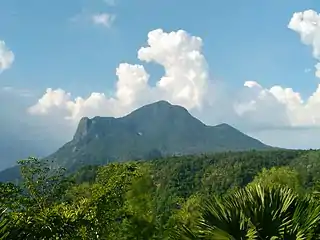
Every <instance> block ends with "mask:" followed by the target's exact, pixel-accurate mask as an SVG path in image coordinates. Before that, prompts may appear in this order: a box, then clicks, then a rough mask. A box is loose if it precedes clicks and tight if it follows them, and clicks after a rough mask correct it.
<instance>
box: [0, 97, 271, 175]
mask: <svg viewBox="0 0 320 240" xmlns="http://www.w3.org/2000/svg"><path fill="white" fill-rule="evenodd" d="M267 149H271V147H270V146H267V145H265V144H263V143H262V142H260V141H258V140H256V139H254V138H252V137H249V136H247V135H245V134H244V133H242V132H240V131H239V130H237V129H235V128H234V127H232V126H230V125H228V124H225V123H223V124H219V125H216V126H208V125H205V124H204V123H202V122H201V121H200V120H198V119H197V118H195V117H193V116H192V115H191V114H190V113H189V112H188V111H187V110H186V109H185V108H183V107H181V106H177V105H172V104H170V103H169V102H166V101H158V102H155V103H151V104H148V105H145V106H143V107H141V108H138V109H137V110H135V111H133V112H131V113H130V114H128V115H126V116H124V117H120V118H114V117H94V118H92V119H89V118H88V117H83V118H82V119H81V120H80V122H79V124H78V127H77V130H76V132H75V134H74V137H73V139H72V140H71V141H70V142H68V143H66V144H65V145H63V146H62V147H61V148H60V149H59V150H58V151H56V152H55V153H53V154H51V155H50V156H48V157H47V159H49V160H54V161H55V162H57V163H58V164H59V165H61V166H64V167H66V168H67V169H69V170H70V171H73V170H76V169H78V168H80V167H82V166H84V165H91V164H106V163H109V162H121V161H127V160H136V159H146V160H148V159H153V158H159V157H162V156H168V155H187V154H200V153H214V152H222V151H246V150H267ZM8 171H9V172H10V171H11V172H14V170H13V169H11V170H10V169H8V170H5V171H4V172H8ZM1 175H2V174H1V173H0V181H1Z"/></svg>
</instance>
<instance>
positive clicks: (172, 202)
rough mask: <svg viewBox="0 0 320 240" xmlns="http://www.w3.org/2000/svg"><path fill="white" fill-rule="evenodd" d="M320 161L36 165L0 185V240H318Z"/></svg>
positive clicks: (271, 154) (312, 156)
mask: <svg viewBox="0 0 320 240" xmlns="http://www.w3.org/2000/svg"><path fill="white" fill-rule="evenodd" d="M319 158H320V151H313V150H310V151H289V150H288V151H287V150H277V151H274V150H273V151H250V152H229V153H216V154H211V155H201V156H181V157H168V158H163V159H158V160H152V161H135V162H127V163H111V164H108V165H105V166H100V167H98V166H86V167H84V168H82V169H80V170H79V171H77V172H76V173H75V174H72V175H66V170H65V169H63V168H60V167H55V168H54V167H52V163H51V162H46V161H40V160H38V159H36V158H29V159H26V160H23V161H19V166H20V170H21V175H22V177H23V181H22V182H21V184H20V185H14V184H12V183H1V184H0V239H27V240H28V239H52V240H53V239H88V240H89V239H111V240H112V239H118V240H121V239H123V240H124V239H143V240H147V239H159V240H160V239H161V240H163V239H230V240H231V239H237V240H238V239H252V240H253V239H286V240H287V239H310V240H311V239H320V224H319V223H320V202H319V201H320V200H319V194H318V192H319V190H320V189H319V186H320V184H319V182H320V161H319Z"/></svg>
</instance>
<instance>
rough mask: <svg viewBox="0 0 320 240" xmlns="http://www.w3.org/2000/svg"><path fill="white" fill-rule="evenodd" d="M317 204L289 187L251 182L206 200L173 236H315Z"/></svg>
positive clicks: (178, 237) (287, 238) (265, 237)
mask: <svg viewBox="0 0 320 240" xmlns="http://www.w3.org/2000/svg"><path fill="white" fill-rule="evenodd" d="M319 220H320V206H319V205H318V204H316V203H315V202H313V201H312V200H311V199H310V198H308V197H305V198H301V197H299V196H298V195H297V194H295V193H294V192H293V191H292V190H291V189H289V188H280V187H279V186H274V187H266V186H262V185H259V184H257V185H251V186H248V187H247V188H245V189H241V190H238V191H236V192H234V193H233V194H231V195H227V196H224V197H222V198H218V197H214V198H213V199H211V200H207V201H206V203H205V205H204V207H203V209H202V217H201V219H200V220H199V221H198V222H197V225H196V227H194V228H193V229H190V228H187V227H186V226H184V225H183V226H181V227H180V229H179V231H178V233H175V235H174V236H175V238H176V239H221V240H222V239H226V240H230V239H237V240H238V239H239V240H241V239H286V240H290V239H310V240H311V239H318V237H320V235H319V234H320V232H319V228H318V226H319Z"/></svg>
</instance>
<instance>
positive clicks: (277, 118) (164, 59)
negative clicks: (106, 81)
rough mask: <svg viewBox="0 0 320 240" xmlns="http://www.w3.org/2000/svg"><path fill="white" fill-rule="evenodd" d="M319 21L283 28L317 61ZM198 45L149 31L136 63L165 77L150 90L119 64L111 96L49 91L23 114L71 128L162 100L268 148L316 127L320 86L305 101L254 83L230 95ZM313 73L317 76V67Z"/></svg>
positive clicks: (140, 70) (305, 18)
mask: <svg viewBox="0 0 320 240" xmlns="http://www.w3.org/2000/svg"><path fill="white" fill-rule="evenodd" d="M319 18H320V17H319V15H318V14H317V13H315V12H314V11H311V10H309V11H305V12H303V13H295V14H294V15H293V17H292V19H291V21H290V23H289V25H288V27H289V28H290V29H292V30H294V31H296V32H297V33H299V34H300V36H301V40H302V42H303V43H304V44H308V45H310V46H312V48H313V57H315V58H316V59H318V60H319V61H320V37H319V36H320V34H319V33H320V26H319V24H320V22H319ZM202 45H203V43H202V39H201V38H200V37H196V36H191V35H190V34H188V33H187V32H186V31H183V30H179V31H176V32H164V31H163V30H161V29H157V30H153V31H151V32H149V34H148V38H147V46H145V47H142V48H140V49H139V50H138V54H137V57H138V59H139V60H141V61H143V62H145V63H149V62H153V63H156V64H159V65H160V66H162V67H163V69H164V76H162V77H161V78H160V79H158V81H157V83H156V85H155V86H151V85H150V84H149V74H148V73H147V72H146V70H145V68H144V66H143V65H137V64H129V63H121V64H119V66H118V68H117V69H116V75H117V82H116V88H115V91H114V94H113V95H112V96H106V95H105V94H104V93H92V94H91V95H90V96H89V97H87V98H83V97H76V98H73V97H72V95H71V93H69V92H66V91H65V90H62V89H55V90H53V89H50V88H48V89H47V91H46V93H45V94H44V95H43V96H42V97H41V98H40V99H39V100H38V102H37V103H36V104H35V105H33V106H31V107H30V108H29V109H28V111H29V113H31V114H33V115H44V116H45V115H50V116H55V117H56V118H59V119H64V121H66V122H68V123H69V124H76V123H77V122H78V121H79V119H80V118H81V117H82V116H88V117H93V116H96V115H100V116H116V117H117V116H123V115H125V114H127V113H128V112H130V111H132V110H134V109H135V108H137V107H140V106H141V105H143V104H147V103H150V102H153V101H156V100H161V99H165V100H168V101H169V102H171V103H173V104H178V105H181V106H184V107H185V108H187V109H188V110H190V111H191V112H192V113H193V114H194V115H196V116H197V117H199V118H200V119H202V120H204V121H205V122H206V123H209V124H215V123H220V122H227V123H231V124H233V125H235V126H236V127H239V128H240V129H247V132H251V133H252V135H253V136H258V137H260V139H261V138H262V139H264V138H263V137H261V134H262V135H264V136H267V137H266V138H265V139H273V140H272V141H273V142H274V138H273V137H272V136H274V135H272V136H271V135H270V134H269V133H270V131H277V132H278V133H279V132H281V133H282V134H284V133H285V132H286V131H287V130H288V129H299V132H301V131H304V130H303V129H304V128H307V129H308V131H309V132H310V131H311V130H310V128H315V127H316V128H317V127H319V126H320V112H319V111H318V109H319V108H320V85H318V86H317V87H316V90H315V91H314V93H313V94H312V95H311V96H309V97H308V98H307V99H302V97H301V95H300V93H299V92H296V91H294V90H293V89H292V88H286V87H282V86H278V85H277V86H272V87H270V88H266V87H263V86H261V85H260V84H259V83H258V82H256V81H246V82H245V83H244V86H243V88H242V89H237V91H232V90H230V89H228V87H226V85H225V83H221V82H218V81H216V80H215V81H214V80H212V79H211V78H210V76H209V73H208V65H207V61H206V59H205V57H204V55H203V54H202ZM316 69H319V70H320V63H318V64H317V65H316ZM317 74H319V75H320V72H318V73H317ZM266 129H267V130H268V134H267V135H266V133H265V131H266ZM299 134H300V133H299ZM301 134H302V133H301ZM275 135H277V134H275ZM301 136H302V135H301ZM301 139H302V138H301ZM267 142H268V141H267ZM269 143H270V142H269ZM282 146H283V144H282ZM286 146H288V145H286Z"/></svg>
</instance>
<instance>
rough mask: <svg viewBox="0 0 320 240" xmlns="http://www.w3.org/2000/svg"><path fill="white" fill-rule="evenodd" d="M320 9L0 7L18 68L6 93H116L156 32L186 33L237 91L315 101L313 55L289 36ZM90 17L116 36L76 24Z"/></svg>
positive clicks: (287, 4) (218, 4)
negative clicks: (306, 14)
mask: <svg viewBox="0 0 320 240" xmlns="http://www.w3.org/2000/svg"><path fill="white" fill-rule="evenodd" d="M317 7H318V8H320V4H319V3H317V0H314V1H311V0H307V1H298V0H295V1H289V0H283V1H273V0H271V1H254V0H246V1H231V0H229V1H228V0H225V1H210V0H204V1H201V4H199V2H197V1H169V0H165V1H149V0H135V1H127V0H117V2H116V5H115V6H112V7H111V6H108V5H107V4H105V3H104V2H103V0H86V1H84V0H82V1H75V0H70V1H62V0H60V1H59V0H58V1H41V0H30V1H19V0H2V1H1V3H0V18H1V19H0V29H1V33H0V36H1V38H2V39H4V40H5V41H6V43H7V45H8V46H9V47H10V48H11V49H12V50H13V51H14V53H15V55H16V61H15V62H14V66H13V67H12V69H11V70H10V71H7V72H5V73H3V75H1V82H0V85H2V86H7V85H9V86H14V87H19V88H32V89H34V90H36V91H37V92H42V91H43V89H45V88H47V87H53V88H56V87H62V88H64V89H67V90H69V91H72V92H73V93H75V94H80V95H83V94H89V93H90V92H92V91H102V90H103V89H105V90H107V89H110V88H112V87H113V85H114V83H115V68H116V67H117V65H118V64H119V63H120V62H123V61H125V62H133V63H135V62H137V60H136V52H137V49H138V48H139V47H140V46H142V45H143V44H145V42H146V38H147V33H148V32H149V31H150V30H153V29H156V28H162V29H164V30H166V31H175V30H178V29H184V30H186V31H187V32H189V33H191V34H193V35H196V36H200V37H201V38H202V39H203V41H204V54H205V56H206V58H207V60H208V63H209V65H210V71H211V72H212V74H213V75H214V76H218V77H219V78H222V79H225V81H228V82H230V83H231V84H237V85H239V84H242V82H243V81H245V80H248V79H250V80H251V79H252V80H259V82H260V83H261V84H263V85H266V86H271V85H274V84H282V85H285V86H290V87H292V88H294V89H298V90H299V91H300V92H302V93H303V94H309V93H311V91H312V90H313V88H314V85H315V83H317V79H316V78H315V77H314V75H313V74H312V73H310V74H305V72H304V69H305V68H312V67H313V65H314V60H313V59H312V58H311V57H310V52H311V49H310V48H308V47H307V46H303V45H302V44H301V43H300V41H299V39H298V37H297V36H295V33H294V32H293V31H290V30H289V29H287V24H288V21H289V20H290V18H291V16H292V13H293V12H295V11H302V10H307V9H317ZM83 12H86V13H88V14H94V13H99V12H108V13H114V14H116V15H117V17H116V20H115V22H114V24H113V26H112V27H111V29H105V28H103V27H99V26H92V24H90V23H88V22H86V21H81V20H79V21H78V22H72V21H71V19H72V18H73V17H75V16H76V15H79V14H81V13H83ZM158 71H160V72H161V68H160V67H159V68H158Z"/></svg>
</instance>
